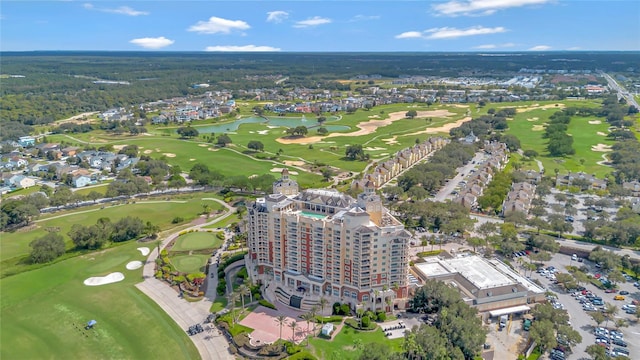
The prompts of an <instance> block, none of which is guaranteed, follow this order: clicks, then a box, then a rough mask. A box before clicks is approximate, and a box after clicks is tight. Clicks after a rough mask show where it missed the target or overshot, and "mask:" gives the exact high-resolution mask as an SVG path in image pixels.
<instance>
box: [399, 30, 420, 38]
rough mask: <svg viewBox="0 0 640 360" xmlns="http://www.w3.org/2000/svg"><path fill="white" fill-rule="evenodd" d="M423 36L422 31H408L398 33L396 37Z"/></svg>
mask: <svg viewBox="0 0 640 360" xmlns="http://www.w3.org/2000/svg"><path fill="white" fill-rule="evenodd" d="M421 37H423V34H422V33H421V32H420V31H407V32H403V33H402V34H398V35H396V39H416V38H421Z"/></svg>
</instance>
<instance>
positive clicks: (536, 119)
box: [527, 117, 540, 121]
mask: <svg viewBox="0 0 640 360" xmlns="http://www.w3.org/2000/svg"><path fill="white" fill-rule="evenodd" d="M538 120H540V119H539V118H537V117H532V118H528V119H527V121H538Z"/></svg>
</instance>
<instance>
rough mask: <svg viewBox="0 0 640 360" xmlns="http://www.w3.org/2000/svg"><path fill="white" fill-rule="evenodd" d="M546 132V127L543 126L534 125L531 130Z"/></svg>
mask: <svg viewBox="0 0 640 360" xmlns="http://www.w3.org/2000/svg"><path fill="white" fill-rule="evenodd" d="M542 130H544V126H542V125H533V127H532V128H531V131H542Z"/></svg>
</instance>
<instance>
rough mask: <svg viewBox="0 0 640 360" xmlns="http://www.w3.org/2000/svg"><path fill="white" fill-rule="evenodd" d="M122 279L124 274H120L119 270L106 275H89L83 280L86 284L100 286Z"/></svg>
mask: <svg viewBox="0 0 640 360" xmlns="http://www.w3.org/2000/svg"><path fill="white" fill-rule="evenodd" d="M122 280H124V274H122V273H121V272H114V273H111V274H109V275H107V276H96V277H90V278H88V279H87V280H85V281H84V284H85V285H87V286H100V285H106V284H112V283H116V282H118V281H122Z"/></svg>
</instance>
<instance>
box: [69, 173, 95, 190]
mask: <svg viewBox="0 0 640 360" xmlns="http://www.w3.org/2000/svg"><path fill="white" fill-rule="evenodd" d="M72 183H73V187H76V188H81V187H85V186H87V185H89V184H91V177H89V176H87V175H78V176H74V177H73V179H72Z"/></svg>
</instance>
